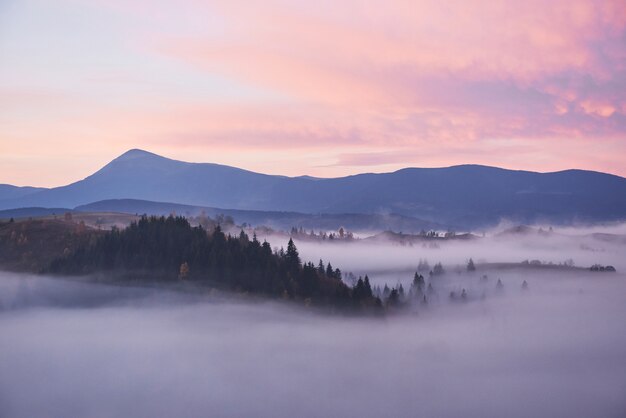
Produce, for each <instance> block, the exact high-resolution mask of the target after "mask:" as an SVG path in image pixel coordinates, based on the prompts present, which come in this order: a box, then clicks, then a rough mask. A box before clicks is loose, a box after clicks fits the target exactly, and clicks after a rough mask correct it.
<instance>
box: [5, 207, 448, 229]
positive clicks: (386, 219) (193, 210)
mask: <svg viewBox="0 0 626 418" xmlns="http://www.w3.org/2000/svg"><path fill="white" fill-rule="evenodd" d="M75 210H76V211H79V212H118V213H129V214H139V215H143V214H147V215H169V214H171V213H176V214H178V215H183V216H197V215H199V214H200V213H202V212H204V214H206V215H208V216H210V217H212V218H215V217H217V216H218V215H225V216H231V217H232V218H233V219H234V220H235V222H236V223H237V224H239V225H241V224H243V223H247V224H250V225H253V226H260V225H263V226H269V227H271V228H274V229H278V230H283V231H288V230H290V229H291V228H292V227H294V226H295V227H296V228H300V227H302V228H304V229H306V230H307V231H308V230H311V229H314V230H315V231H318V230H324V231H328V230H338V229H339V228H340V227H343V228H346V229H348V230H349V231H380V230H384V229H391V230H394V231H405V232H419V231H422V230H425V231H429V230H431V229H447V227H448V226H446V225H441V224H437V223H435V222H430V221H425V220H422V219H416V218H411V217H408V216H401V215H380V214H362V213H337V214H335V213H318V214H309V213H298V212H278V211H259V210H242V209H220V208H212V207H206V206H192V205H182V204H178V203H163V202H150V201H146V200H136V199H113V200H102V201H99V202H94V203H89V204H87V205H81V206H77V207H76V209H75ZM3 212H4V211H0V218H2V213H3ZM57 213H62V212H57ZM5 217H6V216H5Z"/></svg>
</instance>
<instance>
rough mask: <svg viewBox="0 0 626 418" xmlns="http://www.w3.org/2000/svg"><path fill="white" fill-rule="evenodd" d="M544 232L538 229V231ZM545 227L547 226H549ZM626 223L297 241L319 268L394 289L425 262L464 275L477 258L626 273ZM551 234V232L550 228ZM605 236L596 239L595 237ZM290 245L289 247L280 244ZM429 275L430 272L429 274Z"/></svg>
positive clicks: (489, 260)
mask: <svg viewBox="0 0 626 418" xmlns="http://www.w3.org/2000/svg"><path fill="white" fill-rule="evenodd" d="M537 228H539V227H537ZM544 228H545V227H544ZM625 230H626V224H615V225H612V226H602V227H598V228H597V229H595V230H594V229H593V228H592V227H589V226H586V227H581V228H579V229H576V228H573V227H570V228H566V229H565V228H564V229H556V230H554V232H552V233H546V234H541V233H537V232H531V233H528V234H501V231H500V230H492V231H488V232H487V234H486V236H485V237H482V236H480V237H477V238H476V239H473V240H448V241H446V240H436V241H432V240H431V241H424V242H415V243H413V244H412V245H400V244H398V243H394V242H389V241H387V242H385V241H380V240H378V241H373V240H357V241H354V242H349V243H345V244H342V243H339V242H328V241H327V242H323V243H319V242H311V241H296V244H297V246H298V249H299V251H300V255H301V256H302V258H303V259H305V260H311V261H313V262H314V263H317V261H319V259H323V260H324V261H331V262H332V264H333V267H339V268H340V269H341V270H342V271H344V272H353V273H354V274H356V275H357V276H358V275H365V274H368V275H369V277H370V280H372V281H373V282H378V283H388V284H389V285H394V284H396V283H398V282H400V283H402V284H403V285H405V286H406V285H407V284H408V283H409V282H410V281H411V280H412V278H413V273H414V272H415V271H416V269H417V266H418V263H419V261H420V260H425V261H427V262H428V263H429V265H430V266H431V267H432V266H433V265H434V264H435V263H439V262H440V263H442V264H443V266H444V267H445V268H446V269H447V270H448V272H453V271H457V270H461V271H464V270H465V267H466V265H467V262H468V260H469V259H470V258H472V259H473V260H474V261H475V262H476V263H520V262H522V261H524V260H539V261H541V262H543V263H553V264H557V265H558V264H562V263H566V262H573V264H574V266H578V267H585V268H588V267H590V266H592V265H594V264H601V265H612V266H614V267H616V268H617V270H618V271H622V272H624V271H626V235H625V234H624V232H625ZM545 231H547V228H545ZM600 232H601V233H602V234H598V235H597V236H593V235H592V234H593V233H600ZM277 244H278V246H281V245H282V246H285V247H286V241H285V242H282V241H281V242H277ZM426 273H427V272H426Z"/></svg>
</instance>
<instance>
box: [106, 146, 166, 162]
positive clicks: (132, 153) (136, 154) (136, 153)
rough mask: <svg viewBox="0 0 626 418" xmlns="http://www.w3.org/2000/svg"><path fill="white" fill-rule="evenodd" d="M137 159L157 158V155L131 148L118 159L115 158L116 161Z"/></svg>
mask: <svg viewBox="0 0 626 418" xmlns="http://www.w3.org/2000/svg"><path fill="white" fill-rule="evenodd" d="M139 157H158V155H157V154H154V153H152V152H148V151H144V150H142V149H139V148H133V149H130V150H128V151H126V152H125V153H124V154H122V155H120V156H119V157H117V158H116V160H118V161H119V160H129V159H134V158H139Z"/></svg>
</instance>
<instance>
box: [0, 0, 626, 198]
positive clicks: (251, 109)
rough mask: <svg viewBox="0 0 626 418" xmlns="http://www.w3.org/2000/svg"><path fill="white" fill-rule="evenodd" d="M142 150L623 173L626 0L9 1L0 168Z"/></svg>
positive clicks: (26, 179)
mask: <svg viewBox="0 0 626 418" xmlns="http://www.w3.org/2000/svg"><path fill="white" fill-rule="evenodd" d="M130 148H142V149H146V150H149V151H152V152H155V153H158V154H163V155H166V156H168V157H172V158H176V159H182V160H187V161H196V162H216V163H221V164H228V165H234V166H238V167H242V168H246V169H250V170H254V171H259V172H264V173H270V174H284V175H303V174H309V175H314V176H320V177H333V176H341V175H348V174H354V173H358V172H364V171H367V172H372V171H373V172H381V171H392V170H395V169H399V168H402V167H407V166H420V167H434V166H449V165H455V164H466V163H473V164H485V165H494V166H500V167H505V168H512V169H526V170H535V171H557V170H562V169H567V168H582V169H589V170H597V171H604V172H609V173H614V174H618V175H620V176H626V2H624V1H622V0H618V1H613V0H606V1H589V0H567V1H565V0H552V1H549V2H546V1H543V0H542V1H538V0H527V1H524V2H520V1H513V0H489V1H483V0H477V1H445V2H444V1H440V0H436V1H435V0H432V1H431V0H409V1H403V0H387V1H384V2H383V1H380V2H376V1H374V2H372V1H368V2H365V1H356V0H344V1H326V0H321V1H317V2H301V1H287V0H264V1H258V0H247V1H238V0H234V1H233V0H230V1H178V2H168V1H156V2H155V1H134V2H127V1H122V0H113V1H109V0H106V1H105V0H99V1H87V0H85V1H81V0H58V1H50V0H32V1H31V0H21V1H17V0H8V1H7V2H2V4H1V5H0V183H11V184H17V185H35V186H58V185H62V184H66V183H69V182H71V181H75V180H78V179H80V178H82V177H85V176H86V175H89V174H90V173H92V172H93V171H95V170H96V169H98V168H99V167H100V166H102V165H103V164H105V163H107V162H108V161H110V160H111V159H113V158H115V157H116V156H117V155H119V154H121V153H122V152H124V151H126V150H128V149H130Z"/></svg>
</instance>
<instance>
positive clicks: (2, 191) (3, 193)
mask: <svg viewBox="0 0 626 418" xmlns="http://www.w3.org/2000/svg"><path fill="white" fill-rule="evenodd" d="M43 190H46V189H44V188H41V187H28V186H26V187H18V186H11V185H10V184H0V201H2V200H7V199H18V198H20V197H24V196H27V195H29V194H33V193H36V192H40V191H43Z"/></svg>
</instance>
